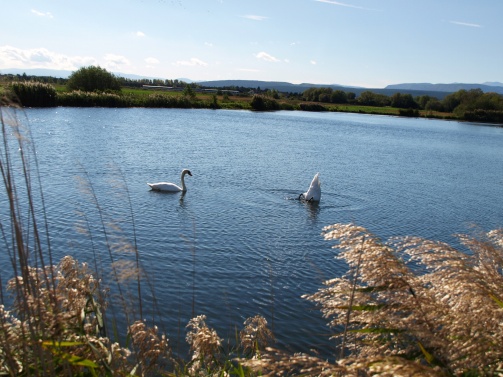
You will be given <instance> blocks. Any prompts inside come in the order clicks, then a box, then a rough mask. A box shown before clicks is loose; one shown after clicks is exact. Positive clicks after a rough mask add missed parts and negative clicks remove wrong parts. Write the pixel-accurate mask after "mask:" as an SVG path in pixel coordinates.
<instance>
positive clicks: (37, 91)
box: [11, 81, 56, 107]
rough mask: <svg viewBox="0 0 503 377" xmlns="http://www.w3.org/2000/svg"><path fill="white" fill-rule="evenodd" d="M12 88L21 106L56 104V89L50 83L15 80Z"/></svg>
mask: <svg viewBox="0 0 503 377" xmlns="http://www.w3.org/2000/svg"><path fill="white" fill-rule="evenodd" d="M11 88H12V91H13V92H14V95H15V97H16V98H17V100H18V101H19V102H20V104H21V106H24V107H52V106H56V89H54V87H53V86H52V85H50V84H45V83H41V82H34V81H25V82H13V83H12V85H11Z"/></svg>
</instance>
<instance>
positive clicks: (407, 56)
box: [0, 0, 503, 88]
mask: <svg viewBox="0 0 503 377" xmlns="http://www.w3.org/2000/svg"><path fill="white" fill-rule="evenodd" d="M2 15H3V17H2V22H1V23H0V72H2V70H5V69H7V68H22V69H28V68H50V69H64V70H76V69H78V68H79V67H82V66H89V65H99V66H101V67H103V68H106V69H107V70H109V71H112V72H123V73H133V74H137V75H141V76H145V77H159V78H164V79H176V78H188V79H191V80H223V79H242V80H264V81H287V82H291V83H313V84H341V85H353V86H363V87H369V88H382V87H385V86H386V85H388V84H398V83H407V82H430V83H452V82H464V83H483V82H493V81H498V82H503V44H502V42H503V38H502V35H503V22H502V18H501V17H502V15H503V1H502V0H477V1H475V0H421V1H418V0H416V1H414V0H341V1H333V0H253V1H251V0H248V1H247V0H99V1H97V0H87V1H78V2H77V1H72V0H16V1H9V2H4V3H3V6H2Z"/></svg>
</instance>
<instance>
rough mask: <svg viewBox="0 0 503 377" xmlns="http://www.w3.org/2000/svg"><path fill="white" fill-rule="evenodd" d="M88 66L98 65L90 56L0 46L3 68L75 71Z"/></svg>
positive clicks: (0, 59) (0, 58) (0, 62)
mask: <svg viewBox="0 0 503 377" xmlns="http://www.w3.org/2000/svg"><path fill="white" fill-rule="evenodd" d="M88 65H98V62H97V60H96V59H95V58H93V57H90V56H67V55H63V54H58V53H56V52H53V51H49V50H47V49H46V48H33V49H28V50H23V49H20V48H16V47H12V46H7V45H6V46H0V67H1V68H47V69H61V70H69V71H73V70H75V69H78V68H80V67H84V66H88Z"/></svg>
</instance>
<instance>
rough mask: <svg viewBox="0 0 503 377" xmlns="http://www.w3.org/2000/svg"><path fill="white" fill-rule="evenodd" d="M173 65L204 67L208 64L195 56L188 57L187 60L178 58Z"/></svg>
mask: <svg viewBox="0 0 503 377" xmlns="http://www.w3.org/2000/svg"><path fill="white" fill-rule="evenodd" d="M173 65H176V66H188V67H195V66H200V67H205V66H207V65H208V64H207V63H205V62H203V61H202V60H199V59H197V58H190V59H189V60H178V61H177V62H175V63H173Z"/></svg>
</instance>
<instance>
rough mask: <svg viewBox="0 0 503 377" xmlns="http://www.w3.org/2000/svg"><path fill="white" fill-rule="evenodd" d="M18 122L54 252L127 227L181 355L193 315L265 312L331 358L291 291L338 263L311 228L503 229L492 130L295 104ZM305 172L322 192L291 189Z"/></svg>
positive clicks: (229, 327)
mask: <svg viewBox="0 0 503 377" xmlns="http://www.w3.org/2000/svg"><path fill="white" fill-rule="evenodd" d="M25 116H26V118H24V117H25ZM21 119H24V120H25V121H26V123H27V124H29V125H30V127H31V132H32V138H33V140H34V143H35V147H36V151H37V158H38V165H39V172H40V177H41V182H42V186H43V190H44V195H45V205H46V212H47V216H48V223H49V231H50V236H51V245H52V250H53V254H54V256H55V260H56V261H57V260H59V258H61V257H62V256H64V255H66V254H71V255H73V256H74V257H75V258H76V259H78V260H79V261H81V262H84V261H85V262H89V263H90V264H91V266H94V261H95V260H96V258H98V259H99V266H104V267H103V268H105V266H106V265H107V263H108V262H107V261H108V260H109V259H108V254H107V252H106V251H105V250H106V248H105V246H104V242H105V239H104V235H103V229H102V225H101V224H102V222H104V223H105V224H106V225H107V229H108V230H107V232H109V233H108V236H109V242H111V243H117V242H123V239H125V240H127V241H128V242H131V243H134V241H135V239H136V244H137V247H138V250H139V255H140V260H141V264H142V266H143V269H144V273H145V275H146V280H145V282H144V285H143V287H144V288H143V289H144V294H143V295H144V298H145V305H144V314H143V316H144V317H145V318H146V319H147V321H149V322H150V321H151V320H152V318H155V321H156V322H157V323H158V324H159V326H160V328H161V329H163V330H165V331H166V332H167V334H168V337H169V339H170V343H171V345H172V347H173V348H174V349H175V351H176V350H178V351H179V352H182V353H184V352H186V348H184V347H185V346H184V344H185V325H186V324H187V322H188V321H189V319H190V318H191V317H192V315H194V314H195V315H198V314H205V315H206V316H207V323H208V324H209V326H210V327H214V328H215V329H216V330H217V331H218V333H219V335H220V336H221V337H223V338H230V339H234V338H235V331H236V326H237V328H238V329H240V328H241V325H242V323H243V321H244V320H245V319H246V318H247V317H250V316H254V315H255V314H261V315H263V316H264V317H265V318H266V319H267V320H268V322H269V324H270V325H271V327H272V328H273V331H274V333H275V336H276V338H277V340H278V344H279V345H280V346H282V347H285V348H287V349H289V350H291V351H309V350H310V349H318V350H319V351H320V352H321V354H322V355H326V354H330V352H332V348H331V347H333V345H332V343H331V342H330V341H329V340H328V336H329V334H330V329H329V328H328V327H327V326H326V325H325V323H326V322H327V321H326V320H325V319H323V318H322V317H321V314H320V313H319V311H318V310H317V309H316V308H315V307H314V306H313V304H311V303H310V302H306V301H305V300H303V299H302V298H301V295H303V294H309V293H313V292H315V291H316V290H317V289H318V288H320V287H321V285H322V281H323V280H325V279H329V278H333V277H337V276H340V275H342V274H343V273H345V271H346V270H345V266H344V265H343V264H342V263H341V262H340V261H338V260H336V259H334V256H335V255H336V250H334V249H331V246H332V245H331V243H329V242H326V241H324V240H323V238H322V237H321V236H320V233H321V230H322V228H323V227H324V226H326V225H330V224H333V223H341V222H343V223H347V222H354V223H357V224H358V225H362V226H364V227H366V228H367V229H369V230H370V231H371V232H373V233H374V234H377V235H378V236H380V237H381V238H383V239H387V238H388V237H393V236H405V235H415V236H422V237H427V238H431V239H436V240H441V241H447V242H454V240H455V238H454V236H453V235H454V234H456V233H460V232H462V233H464V232H471V231H472V226H473V225H475V226H476V227H478V228H480V229H483V230H486V231H487V230H491V229H496V228H500V227H501V226H502V225H503V212H502V210H501V199H502V197H503V153H502V152H503V148H502V147H503V128H499V127H493V126H487V125H475V124H469V123H460V122H454V121H440V120H425V119H409V118H399V117H389V116H375V115H363V114H344V113H308V112H299V111H296V112H287V111H279V112H271V113H260V112H249V111H229V110H216V111H214V110H179V109H103V108H90V109H89V108H85V109H80V108H50V109H27V110H26V111H25V112H24V115H22V116H21ZM183 168H188V169H190V170H191V172H192V174H193V176H192V177H189V176H187V177H186V185H187V187H188V191H187V193H186V194H185V195H184V196H183V197H182V196H181V194H163V193H158V192H153V191H150V189H149V187H148V186H147V185H146V182H156V181H171V182H175V183H179V179H180V178H179V177H180V172H181V170H182V169H183ZM316 172H319V173H320V178H321V182H322V198H321V202H320V203H319V204H318V205H312V204H306V203H302V202H300V201H298V200H296V198H297V197H298V195H299V194H300V193H301V192H304V191H306V190H307V188H308V186H309V183H310V181H311V179H312V178H313V176H314V174H315V173H316ZM96 202H97V203H98V206H99V210H98V209H97V206H96ZM100 214H101V216H102V217H100ZM79 224H80V225H82V224H84V226H85V227H89V230H90V232H91V235H92V237H90V236H89V235H85V234H82V233H81V232H78V231H77V227H78V226H79ZM110 224H117V225H118V226H120V230H113V231H112V230H110V229H112V227H111V225H110ZM96 254H97V255H99V257H95V255H96ZM2 258H4V257H2ZM114 258H116V259H121V258H125V259H134V258H131V254H129V255H127V254H125V253H123V252H114ZM2 265H4V266H7V267H4V268H3V270H2V276H3V277H2V279H6V276H7V275H8V274H9V272H8V264H6V263H5V260H4V261H3V263H2ZM100 268H101V267H100ZM147 280H148V282H149V283H150V284H151V285H152V287H153V289H154V292H155V299H156V300H155V302H156V303H157V306H155V305H154V304H153V300H152V294H151V293H150V290H149V289H148V288H147V283H146V281H147ZM130 288H131V295H133V296H134V284H132V285H131V287H130ZM112 293H114V291H113V290H112ZM127 294H129V293H127ZM131 302H134V299H132V301H131ZM136 309H138V308H136ZM119 312H120V310H119ZM118 315H119V317H120V313H119V314H118Z"/></svg>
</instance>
